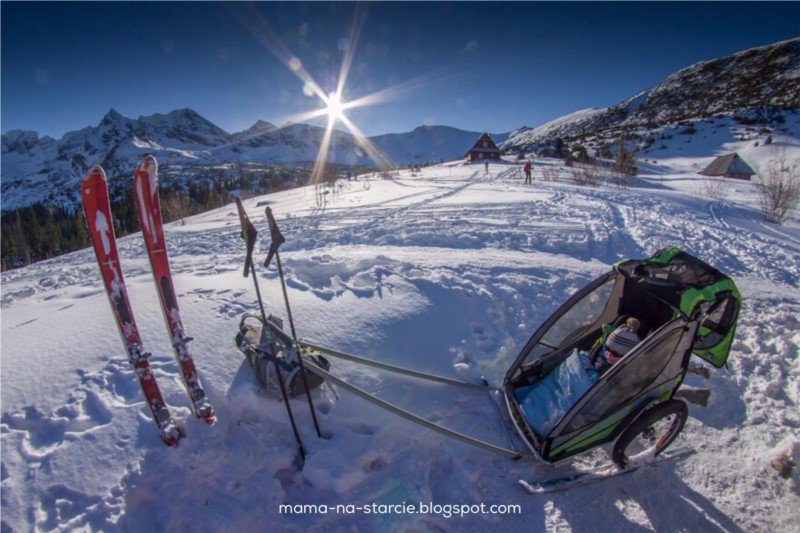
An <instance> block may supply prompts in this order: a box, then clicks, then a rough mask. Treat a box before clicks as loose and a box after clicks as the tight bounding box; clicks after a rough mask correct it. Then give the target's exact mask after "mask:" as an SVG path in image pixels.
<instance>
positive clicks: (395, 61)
mask: <svg viewBox="0 0 800 533" xmlns="http://www.w3.org/2000/svg"><path fill="white" fill-rule="evenodd" d="M357 9H362V10H363V13H364V14H365V18H364V23H363V25H362V26H361V32H360V34H359V37H358V40H357V41H353V40H352V39H349V40H348V36H349V35H350V28H351V25H352V22H353V20H354V18H355V14H356V11H357ZM0 15H1V16H2V34H0V38H1V39H2V63H1V64H0V65H1V68H2V73H1V75H2V78H1V80H2V83H1V86H2V101H1V105H2V114H1V115H0V121H1V126H2V132H3V133H5V132H7V131H9V130H11V129H29V130H35V131H37V132H39V133H40V134H42V135H50V136H52V137H55V138H60V137H61V136H62V135H63V134H64V133H65V132H67V131H70V130H76V129H80V128H83V127H85V126H89V125H96V124H97V123H98V122H99V121H100V119H101V118H102V117H103V115H104V114H105V113H106V112H107V111H108V110H109V109H110V108H114V109H116V110H117V111H119V112H120V113H122V114H123V115H125V116H128V117H131V118H136V117H138V116H140V115H149V114H153V113H166V112H169V111H171V110H173V109H178V108H184V107H190V108H192V109H194V110H195V111H197V112H198V113H200V114H201V115H203V116H204V117H206V118H208V119H209V120H211V121H212V122H214V123H215V124H217V125H218V126H220V127H221V128H223V129H224V130H226V131H228V132H231V133H233V132H236V131H241V130H243V129H246V128H248V127H249V126H251V125H252V124H253V123H254V122H256V121H257V120H259V119H261V120H266V121H268V122H272V123H274V124H282V123H283V122H284V121H286V120H287V119H289V118H290V117H291V116H292V115H293V114H296V113H300V112H302V111H307V110H310V109H314V108H315V107H317V106H318V105H319V102H318V99H317V98H316V97H309V96H307V95H305V94H304V92H303V82H302V81H300V80H299V79H298V78H297V77H296V76H295V75H294V74H293V73H292V72H291V71H290V69H289V68H288V67H287V66H286V64H285V63H283V62H281V61H280V60H279V59H278V58H277V57H276V56H275V54H274V53H273V52H272V51H271V50H270V48H269V47H268V46H267V44H266V43H273V44H271V46H272V47H273V49H274V43H276V42H279V43H281V44H282V45H283V46H284V47H285V50H287V51H288V53H289V54H290V55H291V56H293V57H296V58H297V59H299V60H300V61H301V63H302V65H303V66H304V67H305V69H306V70H307V71H308V72H309V73H310V74H311V76H312V77H313V78H314V79H315V80H316V81H317V82H318V83H319V84H320V85H323V86H327V87H328V88H329V89H332V88H333V85H332V84H333V83H335V79H336V77H337V75H338V72H339V67H340V65H341V62H342V57H343V52H342V50H346V49H348V47H349V48H350V49H352V50H354V54H353V61H352V67H351V69H350V75H349V77H348V79H347V84H346V88H345V91H346V92H345V97H344V98H345V100H352V99H354V98H358V97H363V96H366V95H368V94H370V93H374V92H377V91H383V90H387V89H389V90H390V92H391V93H392V94H393V98H392V99H391V100H388V101H383V102H381V103H378V104H375V105H371V106H368V107H362V108H358V109H351V110H348V112H347V115H348V117H350V119H351V120H352V121H353V122H354V123H355V125H356V126H357V127H359V128H360V129H361V130H362V131H363V132H364V133H365V134H366V135H377V134H382V133H400V132H406V131H411V130H412V129H414V128H415V127H417V126H420V125H422V124H436V125H448V126H454V127H457V128H461V129H465V130H472V131H489V132H493V133H501V132H506V131H510V130H512V129H515V128H518V127H520V126H524V125H527V126H536V125H539V124H543V123H545V122H547V121H548V120H551V119H554V118H557V117H560V116H563V115H565V114H567V113H571V112H573V111H577V110H579V109H584V108H587V107H605V106H608V105H613V104H616V103H619V102H620V101H622V100H624V99H625V98H627V97H629V96H632V95H633V94H635V93H636V92H638V91H640V90H642V89H645V88H647V87H650V86H653V85H655V84H657V83H658V82H660V81H661V80H663V79H664V78H665V77H666V76H668V75H669V74H671V73H672V72H674V71H676V70H678V69H680V68H682V67H685V66H688V65H690V64H692V63H695V62H697V61H701V60H706V59H712V58H715V57H719V56H722V55H727V54H730V53H733V52H737V51H739V50H743V49H746V48H751V47H754V46H760V45H764V44H769V43H772V42H776V41H780V40H784V39H788V38H792V37H796V36H798V35H800V2H778V3H770V2H753V3H750V2H708V3H706V2H663V3H645V2H641V3H639V2H622V3H611V2H597V3H595V2H580V3H567V2H553V3H539V2H419V3H415V2H391V3H389V2H384V3H372V4H358V3H354V2H350V3H337V2H321V3H275V2H263V3H256V4H238V3H216V2H203V3H194V2H175V3H167V2H147V3H145V2H137V3H124V2H109V3H95V2H85V3H78V2H57V3H40V2H7V1H3V2H2V3H1V4H0ZM348 43H349V44H348ZM400 89H402V90H400Z"/></svg>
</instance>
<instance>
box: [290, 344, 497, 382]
mask: <svg viewBox="0 0 800 533" xmlns="http://www.w3.org/2000/svg"><path fill="white" fill-rule="evenodd" d="M297 344H298V346H300V347H301V348H305V349H307V350H312V351H316V352H320V353H322V354H325V355H330V356H331V357H338V358H339V359H345V360H347V361H353V362H354V363H361V364H363V365H367V366H372V367H375V368H380V369H382V370H386V371H389V372H396V373H398V374H405V375H407V376H411V377H415V378H418V379H425V380H428V381H435V382H437V383H444V384H446V385H455V386H457V387H463V388H465V389H472V390H479V391H488V390H496V389H492V388H491V387H489V385H484V384H477V383H469V382H467V381H459V380H457V379H452V378H446V377H443V376H437V375H435V374H427V373H425V372H419V371H417V370H411V369H410V368H404V367H401V366H395V365H390V364H387V363H381V362H380V361H373V360H371V359H365V358H363V357H359V356H357V355H352V354H349V353H344V352H339V351H336V350H332V349H330V348H325V347H322V346H317V345H315V344H311V343H310V342H305V341H298V342H297Z"/></svg>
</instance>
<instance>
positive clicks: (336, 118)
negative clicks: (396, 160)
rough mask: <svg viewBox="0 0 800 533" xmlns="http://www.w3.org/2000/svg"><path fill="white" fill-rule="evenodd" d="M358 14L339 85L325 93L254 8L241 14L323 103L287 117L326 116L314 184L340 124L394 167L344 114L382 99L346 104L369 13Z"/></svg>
mask: <svg viewBox="0 0 800 533" xmlns="http://www.w3.org/2000/svg"><path fill="white" fill-rule="evenodd" d="M356 5H357V8H356V12H355V15H354V17H353V22H352V25H351V27H350V30H349V37H348V38H347V39H344V42H346V43H347V46H340V47H339V48H340V49H342V50H343V56H342V65H341V68H340V69H339V76H338V79H337V82H336V89H335V90H333V91H330V92H328V93H326V92H325V91H324V90H323V89H322V88H321V87H320V85H319V84H318V83H317V82H316V80H314V78H313V77H312V76H311V74H309V73H308V71H307V70H306V69H305V67H303V64H302V61H301V60H300V59H299V58H298V57H296V56H294V55H293V54H292V53H291V51H290V50H289V49H288V48H287V47H286V46H285V45H284V44H283V42H282V41H281V40H280V39H279V38H278V36H277V35H276V34H275V32H274V31H273V30H272V28H271V27H270V25H269V24H268V23H267V21H266V20H265V19H264V17H263V16H262V15H261V14H260V13H259V12H258V11H257V10H256V9H255V8H254V7H252V6H250V10H249V11H248V12H247V13H239V15H240V16H239V19H240V21H241V22H242V24H243V25H244V26H245V27H246V28H248V29H249V30H250V32H251V33H252V34H253V35H254V36H255V37H256V38H258V39H259V41H261V43H262V44H263V45H264V46H265V47H266V48H267V49H268V50H269V51H270V52H272V54H273V55H274V56H275V57H277V58H278V59H279V60H280V61H281V62H282V63H284V64H285V65H286V67H287V68H288V69H289V71H291V72H292V73H293V74H294V75H295V76H297V77H298V78H299V79H300V80H301V81H302V82H303V88H302V91H303V93H305V94H306V95H307V96H309V97H313V96H316V97H317V98H318V99H319V101H321V103H322V106H321V107H318V108H317V109H314V110H311V111H306V112H303V113H299V114H297V115H294V116H291V117H288V119H287V121H286V122H287V123H295V122H303V121H307V120H313V119H316V118H320V117H325V116H327V119H328V121H327V126H326V128H325V130H324V133H323V135H322V139H321V140H320V147H319V152H318V153H317V157H316V160H315V162H314V168H313V170H312V172H311V181H312V183H319V182H320V181H321V180H322V174H323V171H324V168H325V163H326V162H327V157H328V152H329V148H330V143H331V139H332V137H333V132H334V129H335V127H336V125H337V124H342V125H343V126H344V127H345V128H346V129H347V130H348V131H349V132H350V134H351V135H352V136H353V138H354V139H355V142H356V144H357V145H358V146H359V147H360V148H361V149H362V150H363V153H365V154H366V155H367V156H368V157H370V158H371V159H372V160H373V161H375V162H376V163H377V164H378V165H379V166H381V167H389V166H392V163H391V161H390V160H389V159H388V158H387V157H386V156H385V155H384V154H382V153H381V152H380V150H378V148H377V147H376V146H375V145H374V144H373V143H372V142H371V141H370V140H369V139H367V138H366V137H365V136H364V134H363V133H362V132H361V130H359V129H358V127H356V125H355V124H353V123H352V122H351V121H350V119H349V118H348V117H347V116H346V115H345V111H346V110H348V109H352V108H355V107H361V106H366V105H373V104H376V103H378V102H379V101H381V99H382V98H381V96H379V95H377V94H375V95H368V96H366V97H362V98H358V99H356V100H352V101H344V99H343V97H342V95H343V94H344V89H345V84H346V81H347V76H348V74H349V72H350V65H351V64H352V61H353V55H354V53H355V50H356V45H357V43H358V38H359V36H360V33H361V28H362V27H363V24H364V21H365V19H366V12H365V10H364V8H363V7H362V5H361V4H356Z"/></svg>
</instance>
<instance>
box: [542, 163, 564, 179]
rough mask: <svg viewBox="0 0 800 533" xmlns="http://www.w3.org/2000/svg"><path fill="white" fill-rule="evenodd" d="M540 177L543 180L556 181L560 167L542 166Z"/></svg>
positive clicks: (559, 174) (559, 173) (559, 175)
mask: <svg viewBox="0 0 800 533" xmlns="http://www.w3.org/2000/svg"><path fill="white" fill-rule="evenodd" d="M540 168H541V169H542V179H543V180H544V181H557V180H558V179H559V178H560V177H561V169H560V168H559V167H551V166H542V167H540Z"/></svg>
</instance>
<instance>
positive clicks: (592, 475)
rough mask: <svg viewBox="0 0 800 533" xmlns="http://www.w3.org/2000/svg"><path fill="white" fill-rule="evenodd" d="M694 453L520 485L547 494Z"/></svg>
mask: <svg viewBox="0 0 800 533" xmlns="http://www.w3.org/2000/svg"><path fill="white" fill-rule="evenodd" d="M693 453H695V450H694V449H692V448H688V447H680V448H675V449H670V450H666V451H664V452H663V453H661V454H660V455H658V456H657V457H655V458H654V459H649V460H647V459H642V460H639V461H635V462H634V461H632V462H631V464H630V465H629V466H628V467H626V468H619V467H618V466H617V465H615V464H613V463H609V464H604V465H601V466H598V467H596V468H593V469H591V470H586V471H583V472H578V473H574V474H570V475H568V476H565V477H560V478H555V479H549V480H547V481H525V480H524V479H520V480H519V484H520V485H522V487H523V488H524V489H525V490H526V491H528V492H529V493H531V494H547V493H550V492H557V491H561V490H567V489H572V488H575V487H580V486H583V485H588V484H590V483H595V482H597V481H605V480H607V479H611V478H613V477H618V476H624V475H626V474H630V473H632V472H636V471H637V470H639V469H640V468H642V467H644V466H657V465H659V464H661V463H665V462H667V461H671V460H673V459H680V458H682V457H687V456H689V455H692V454H693Z"/></svg>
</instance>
